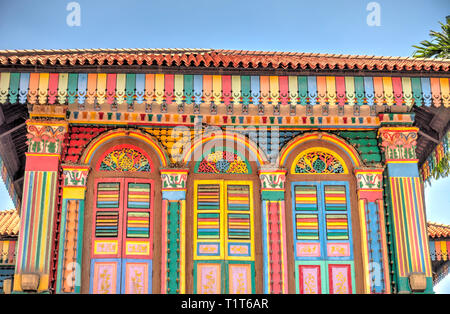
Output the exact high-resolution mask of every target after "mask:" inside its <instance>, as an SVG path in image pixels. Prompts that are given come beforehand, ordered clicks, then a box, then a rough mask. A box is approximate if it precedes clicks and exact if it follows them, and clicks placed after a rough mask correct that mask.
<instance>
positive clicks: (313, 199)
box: [295, 185, 317, 211]
mask: <svg viewBox="0 0 450 314" xmlns="http://www.w3.org/2000/svg"><path fill="white" fill-rule="evenodd" d="M295 210H297V211H316V210H317V187H316V186H308V185H296V186H295Z"/></svg>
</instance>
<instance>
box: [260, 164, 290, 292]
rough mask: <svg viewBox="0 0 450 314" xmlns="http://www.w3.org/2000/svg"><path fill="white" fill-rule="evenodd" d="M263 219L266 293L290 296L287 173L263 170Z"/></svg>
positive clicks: (261, 172) (261, 177) (276, 170)
mask: <svg viewBox="0 0 450 314" xmlns="http://www.w3.org/2000/svg"><path fill="white" fill-rule="evenodd" d="M259 178H260V180H261V200H262V206H261V212H262V214H261V216H262V240H263V270H264V293H288V280H287V275H288V274H287V255H286V226H285V224H284V222H285V215H286V212H285V201H284V193H285V180H286V171H285V170H279V169H261V170H260V172H259Z"/></svg>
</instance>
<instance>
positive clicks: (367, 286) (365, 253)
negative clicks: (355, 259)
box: [359, 200, 370, 294]
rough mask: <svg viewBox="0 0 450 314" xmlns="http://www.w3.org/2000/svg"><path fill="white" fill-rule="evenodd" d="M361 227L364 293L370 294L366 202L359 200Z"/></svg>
mask: <svg viewBox="0 0 450 314" xmlns="http://www.w3.org/2000/svg"><path fill="white" fill-rule="evenodd" d="M359 215H360V216H359V225H360V230H361V248H362V254H363V258H362V262H363V271H364V277H363V279H364V293H368V294H369V293H370V273H369V266H368V265H369V252H368V249H367V230H366V205H365V201H364V200H359Z"/></svg>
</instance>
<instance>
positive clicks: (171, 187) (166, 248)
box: [160, 168, 189, 294]
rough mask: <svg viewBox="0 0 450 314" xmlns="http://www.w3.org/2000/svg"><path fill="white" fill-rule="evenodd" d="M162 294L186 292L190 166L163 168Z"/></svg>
mask: <svg viewBox="0 0 450 314" xmlns="http://www.w3.org/2000/svg"><path fill="white" fill-rule="evenodd" d="M160 171H161V183H162V185H161V186H162V215H161V217H162V230H161V237H162V239H161V241H162V242H161V243H162V252H161V293H163V294H166V293H167V294H175V293H176V294H180V293H181V294H183V293H186V286H185V285H186V279H185V278H186V266H185V265H186V264H185V257H186V181H187V176H188V173H189V170H188V169H179V168H169V169H161V170H160Z"/></svg>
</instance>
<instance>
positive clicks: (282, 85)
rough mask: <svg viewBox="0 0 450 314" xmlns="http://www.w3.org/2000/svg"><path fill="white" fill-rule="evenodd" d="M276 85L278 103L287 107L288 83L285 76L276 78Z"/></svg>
mask: <svg viewBox="0 0 450 314" xmlns="http://www.w3.org/2000/svg"><path fill="white" fill-rule="evenodd" d="M278 85H279V89H280V102H281V104H282V105H287V104H288V101H289V81H288V77H287V76H279V77H278Z"/></svg>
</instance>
